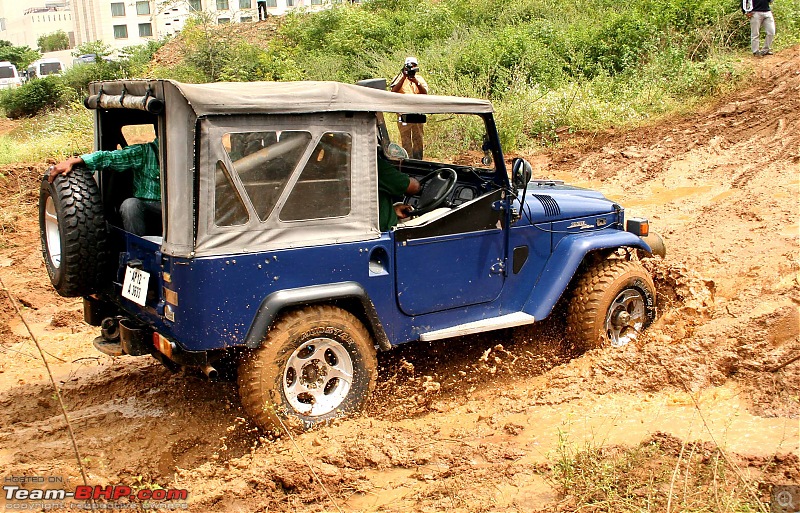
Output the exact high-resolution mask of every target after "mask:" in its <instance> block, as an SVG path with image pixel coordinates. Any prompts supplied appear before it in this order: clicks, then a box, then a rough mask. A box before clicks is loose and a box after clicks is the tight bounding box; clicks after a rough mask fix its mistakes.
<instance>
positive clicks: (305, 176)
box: [280, 132, 352, 221]
mask: <svg viewBox="0 0 800 513" xmlns="http://www.w3.org/2000/svg"><path fill="white" fill-rule="evenodd" d="M351 149H352V138H351V137H350V134H348V133H344V132H326V133H325V134H323V135H322V137H321V138H320V140H319V143H317V146H316V148H314V151H313V152H311V157H310V158H309V159H308V162H306V165H305V167H304V168H303V171H302V173H301V174H300V177H299V178H298V180H297V183H296V184H295V185H294V188H293V189H292V192H291V194H290V195H289V197H288V198H287V200H286V203H285V204H284V206H283V209H282V210H281V213H280V219H281V221H299V220H303V219H321V218H326V217H343V216H346V215H347V214H349V213H350V157H351Z"/></svg>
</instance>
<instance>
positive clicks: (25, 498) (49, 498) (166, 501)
mask: <svg viewBox="0 0 800 513" xmlns="http://www.w3.org/2000/svg"><path fill="white" fill-rule="evenodd" d="M11 483H13V484H11ZM59 484H60V486H59ZM3 495H4V498H5V502H6V504H5V509H6V510H12V511H13V510H17V511H41V510H52V509H61V508H65V509H158V510H185V509H188V503H187V502H186V500H187V498H188V497H189V492H188V490H186V489H179V488H156V489H149V488H132V487H130V486H126V485H113V486H85V485H79V486H76V487H75V489H74V490H67V488H66V487H65V486H63V480H62V479H61V478H58V477H56V478H53V477H38V476H36V477H31V476H26V477H25V478H19V477H11V478H9V477H6V479H5V483H4V484H3Z"/></svg>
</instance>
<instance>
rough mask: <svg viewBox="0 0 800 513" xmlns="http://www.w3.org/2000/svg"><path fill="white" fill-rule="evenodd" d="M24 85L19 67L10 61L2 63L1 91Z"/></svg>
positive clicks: (0, 71) (0, 69)
mask: <svg viewBox="0 0 800 513" xmlns="http://www.w3.org/2000/svg"><path fill="white" fill-rule="evenodd" d="M21 85H22V79H21V78H20V76H19V73H17V67H16V66H14V65H13V64H11V63H10V62H8V61H0V89H8V88H11V87H18V86H21Z"/></svg>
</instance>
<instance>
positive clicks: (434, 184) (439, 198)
mask: <svg viewBox="0 0 800 513" xmlns="http://www.w3.org/2000/svg"><path fill="white" fill-rule="evenodd" d="M457 181H458V174H456V172H455V170H454V169H451V168H449V167H443V168H441V169H437V170H436V171H433V172H431V173H428V174H427V175H425V176H424V177H423V178H422V179H421V180H420V181H419V184H420V186H421V187H422V194H420V197H419V202H418V203H417V207H416V208H415V209H414V210H412V211H411V212H409V213H408V217H416V216H420V215H422V214H427V213H428V212H430V211H432V210H433V209H435V208H437V207H438V206H439V205H441V204H442V203H444V201H445V200H446V199H447V198H448V197H449V196H450V195H451V194H452V193H453V191H454V190H455V188H456V182H457ZM409 199H410V198H406V201H405V203H406V204H408V200H409Z"/></svg>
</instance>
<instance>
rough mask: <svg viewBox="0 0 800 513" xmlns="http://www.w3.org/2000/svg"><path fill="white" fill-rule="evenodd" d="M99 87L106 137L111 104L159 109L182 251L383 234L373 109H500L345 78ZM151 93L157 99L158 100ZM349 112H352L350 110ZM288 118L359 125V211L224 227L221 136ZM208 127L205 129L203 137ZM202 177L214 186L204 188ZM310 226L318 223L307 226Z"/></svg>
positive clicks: (169, 225) (319, 128) (172, 237)
mask: <svg viewBox="0 0 800 513" xmlns="http://www.w3.org/2000/svg"><path fill="white" fill-rule="evenodd" d="M89 91H90V94H91V95H92V96H91V97H90V98H89V99H87V103H86V105H87V107H89V108H93V109H98V110H96V111H95V116H96V121H97V124H96V126H95V141H96V143H97V141H99V140H100V139H101V138H102V137H101V136H102V132H103V127H101V126H100V124H101V121H102V119H103V116H104V115H105V114H103V113H104V112H108V113H110V112H112V111H116V110H117V109H120V108H122V109H123V110H124V109H141V110H147V111H148V112H150V113H151V114H153V115H156V114H157V115H158V118H159V119H160V124H159V137H160V138H161V141H162V144H161V145H160V147H161V157H162V161H161V170H162V176H161V188H162V196H163V197H164V200H165V207H164V214H163V218H164V239H163V243H162V251H163V252H164V253H165V254H169V255H173V256H179V257H195V256H209V255H219V254H236V253H241V252H248V251H263V250H268V249H276V248H285V247H296V246H298V245H316V244H324V243H331V241H336V242H341V241H345V240H349V241H352V240H369V239H373V238H376V237H379V236H380V231H379V229H378V217H377V215H378V211H377V209H378V200H377V164H376V160H375V159H376V151H375V150H376V147H377V142H378V136H377V123H376V118H375V116H374V115H372V116H370V113H377V112H394V113H401V114H406V113H422V114H477V115H481V114H490V113H491V112H492V111H493V110H492V104H491V103H490V102H489V101H487V100H478V99H472V98H459V97H452V96H437V95H409V94H398V93H392V92H390V91H383V90H379V89H373V88H369V87H363V86H358V85H351V84H343V83H339V82H218V83H210V84H184V83H180V82H175V81H172V80H113V81H105V82H92V83H91V84H90V85H89ZM154 99H155V100H158V101H159V105H158V109H157V110H152V109H150V108H149V107H148V104H155V103H156V102H154V101H152V100H154ZM89 100H92V101H89ZM147 100H151V101H149V103H148V101H147ZM151 107H152V105H151ZM345 112H346V113H348V115H342V113H345ZM337 113H338V114H337ZM349 113H354V114H355V115H352V116H351V115H349ZM248 117H250V118H248ZM259 118H261V119H259ZM284 118H285V119H284ZM294 118H297V119H294ZM301 118H302V119H301ZM332 120H333V121H332ZM334 121H335V122H334ZM287 123H288V124H287ZM292 123H294V124H292ZM297 123H299V125H297ZM342 123H344V125H342ZM284 125H285V126H286V127H288V128H287V129H290V130H296V129H300V128H301V129H304V130H308V131H309V132H310V133H312V134H313V135H314V137H316V138H317V139H319V137H321V134H322V133H323V132H324V131H325V130H331V129H336V130H346V131H347V132H348V133H350V134H351V136H352V137H353V153H352V162H351V165H352V176H351V185H352V198H353V200H352V201H353V203H352V210H351V214H350V215H349V216H348V217H346V218H342V219H332V220H321V221H315V220H312V221H308V222H305V221H304V222H303V223H304V225H303V227H300V228H298V227H295V226H294V225H292V227H291V229H290V228H289V226H288V224H287V223H283V224H281V223H279V222H278V221H275V222H274V223H273V222H272V220H267V221H263V222H261V221H260V222H259V223H256V222H255V217H252V216H251V219H253V223H251V224H253V225H254V226H253V227H256V228H258V230H255V231H254V230H253V229H251V228H253V227H249V225H244V226H243V227H241V229H240V228H236V227H230V228H228V227H223V228H219V227H215V226H214V225H213V223H214V218H213V216H214V210H213V201H212V200H213V197H212V196H213V190H212V189H213V184H214V183H215V182H214V180H215V176H216V175H215V174H214V173H215V170H216V166H217V163H218V162H223V163H227V164H230V163H228V162H227V160H226V157H225V155H224V154H223V152H222V149H221V146H220V145H221V144H222V142H221V138H222V134H224V133H227V131H236V130H239V129H241V130H243V131H247V130H248V129H255V127H260V128H258V129H259V130H264V129H267V128H269V129H273V130H274V129H275V127H280V126H284ZM295 125H297V126H295ZM340 125H342V126H340ZM270 127H271V128H270ZM198 135H200V136H201V137H200V139H201V143H200V144H198ZM317 139H315V140H314V142H313V144H312V145H310V146H309V147H308V149H307V151H306V153H305V154H304V159H308V158H310V154H311V151H312V150H313V148H314V144H317V142H316V141H317ZM95 149H99V147H96V148H95ZM302 165H303V162H301V163H300V166H299V167H298V168H297V170H295V175H293V177H294V178H292V180H297V178H296V175H297V173H298V172H299V171H298V170H301V169H302ZM230 167H231V166H230V165H228V168H230ZM292 183H294V182H292ZM198 184H200V187H199V188H200V190H201V193H202V194H205V196H202V194H201V196H202V197H195V196H196V194H197V193H196V191H197V188H198V187H197V185H198ZM289 187H291V184H290V185H289ZM290 190H291V189H290V188H287V191H290ZM286 194H288V192H287V193H286ZM279 201H283V200H279ZM276 208H277V207H276ZM270 223H272V224H270ZM256 224H257V225H258V226H255V225H256ZM299 224H300V223H298V226H299ZM273 225H274V226H273ZM284 225H286V226H284ZM248 227H249V228H248ZM305 228H308V229H307V230H306V231H303V229H305ZM311 231H313V233H310V232H311ZM356 232H357V233H356ZM289 239H291V240H289Z"/></svg>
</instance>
